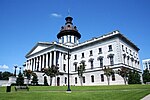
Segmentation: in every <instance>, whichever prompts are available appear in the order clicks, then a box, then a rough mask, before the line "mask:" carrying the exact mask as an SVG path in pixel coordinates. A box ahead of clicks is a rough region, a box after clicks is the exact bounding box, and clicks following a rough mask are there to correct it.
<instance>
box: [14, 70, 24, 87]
mask: <svg viewBox="0 0 150 100" xmlns="http://www.w3.org/2000/svg"><path fill="white" fill-rule="evenodd" d="M16 84H17V85H19V86H21V85H23V84H24V77H23V74H22V73H19V74H18V77H17V80H16Z"/></svg>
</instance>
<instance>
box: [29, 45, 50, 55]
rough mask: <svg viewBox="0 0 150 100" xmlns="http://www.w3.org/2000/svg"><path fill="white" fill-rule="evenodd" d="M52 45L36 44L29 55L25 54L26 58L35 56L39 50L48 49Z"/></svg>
mask: <svg viewBox="0 0 150 100" xmlns="http://www.w3.org/2000/svg"><path fill="white" fill-rule="evenodd" d="M51 45H52V44H50V43H37V44H36V45H35V46H34V47H33V48H32V49H31V50H30V51H29V53H27V55H26V57H28V56H29V55H32V54H35V53H37V52H39V51H41V50H44V49H46V48H48V47H49V46H51Z"/></svg>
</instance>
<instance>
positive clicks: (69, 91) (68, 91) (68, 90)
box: [66, 51, 71, 93]
mask: <svg viewBox="0 0 150 100" xmlns="http://www.w3.org/2000/svg"><path fill="white" fill-rule="evenodd" d="M69 59H70V55H69V51H68V89H67V91H66V93H71V89H70V80H69Z"/></svg>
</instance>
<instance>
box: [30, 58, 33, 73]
mask: <svg viewBox="0 0 150 100" xmlns="http://www.w3.org/2000/svg"><path fill="white" fill-rule="evenodd" d="M32 63H33V61H32V59H30V64H31V66H30V70H32Z"/></svg>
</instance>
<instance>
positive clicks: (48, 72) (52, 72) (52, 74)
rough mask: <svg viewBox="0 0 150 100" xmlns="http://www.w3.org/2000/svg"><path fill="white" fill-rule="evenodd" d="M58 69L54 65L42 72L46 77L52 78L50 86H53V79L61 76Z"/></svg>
mask: <svg viewBox="0 0 150 100" xmlns="http://www.w3.org/2000/svg"><path fill="white" fill-rule="evenodd" d="M58 69H59V68H58V67H57V66H55V65H52V66H51V67H48V68H43V69H42V71H43V72H44V75H47V76H49V78H50V86H52V79H53V77H55V76H57V75H59V70H58Z"/></svg>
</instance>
